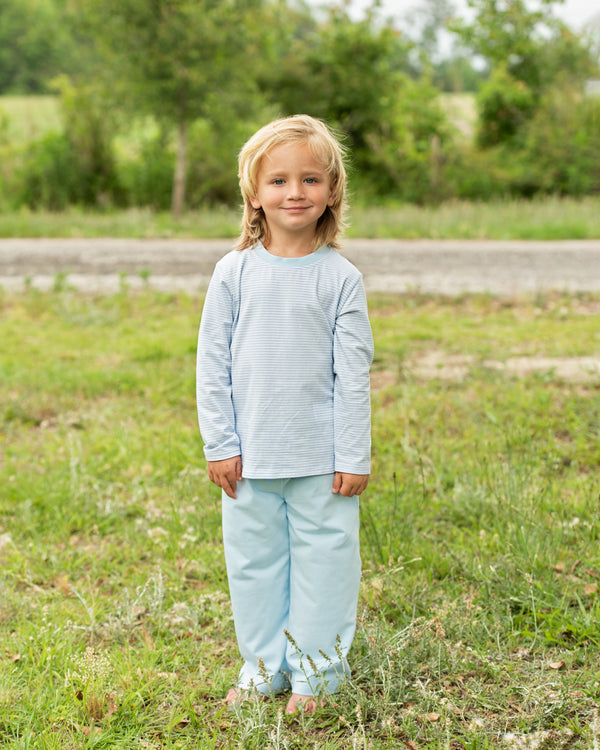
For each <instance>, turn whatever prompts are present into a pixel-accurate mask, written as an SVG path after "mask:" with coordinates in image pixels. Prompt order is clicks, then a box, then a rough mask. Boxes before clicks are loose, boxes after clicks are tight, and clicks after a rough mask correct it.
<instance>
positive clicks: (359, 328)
mask: <svg viewBox="0 0 600 750" xmlns="http://www.w3.org/2000/svg"><path fill="white" fill-rule="evenodd" d="M372 360H373V336H372V334H371V326H370V324H369V316H368V311H367V299H366V294H365V290H364V286H363V283H362V278H360V279H358V281H357V282H356V283H355V284H354V285H353V286H352V287H351V289H350V290H349V291H348V292H347V293H346V294H345V296H344V297H343V298H342V300H341V301H340V307H339V309H338V314H337V317H336V324H335V333H334V344H333V370H334V390H333V409H334V441H335V471H336V474H335V479H334V484H333V492H339V493H340V494H341V495H344V496H346V497H351V496H353V495H360V493H361V492H363V491H364V489H365V488H366V486H367V484H368V482H369V472H370V463H371V460H370V459H371V403H370V380H369V368H370V366H371V362H372Z"/></svg>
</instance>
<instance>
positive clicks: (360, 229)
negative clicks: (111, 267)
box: [0, 197, 600, 240]
mask: <svg viewBox="0 0 600 750" xmlns="http://www.w3.org/2000/svg"><path fill="white" fill-rule="evenodd" d="M240 217H241V213H240V211H239V210H238V209H237V208H226V207H216V208H207V209H205V210H202V211H190V212H188V213H186V214H184V215H183V216H182V217H181V218H180V219H178V220H175V219H174V218H173V217H172V216H171V215H170V214H168V213H160V212H159V213H155V212H152V211H150V210H145V209H131V210H128V211H104V212H97V213H93V212H92V213H90V212H84V211H81V210H79V209H77V208H73V209H70V210H68V211H65V212H62V213H51V212H47V211H29V210H26V209H23V210H20V211H16V212H11V211H5V212H3V213H1V214H0V237H134V238H147V237H179V238H186V237H190V238H203V239H214V238H221V237H222V238H228V237H230V238H234V237H236V236H237V235H238V233H239V227H240ZM349 223H350V225H349V228H348V231H347V236H348V237H357V238H363V237H364V238H398V239H403V238H404V239H418V238H431V239H505V240H511V239H525V240H565V239H600V198H595V197H593V198H584V199H581V200H574V199H570V198H547V199H545V200H534V201H522V200H521V201H517V200H512V201H494V202H490V203H471V202H466V201H452V202H449V203H443V204H441V205H439V206H428V207H426V206H415V205H384V206H373V205H370V206H361V205H360V202H357V204H356V205H354V206H353V207H352V208H351V211H350V214H349Z"/></svg>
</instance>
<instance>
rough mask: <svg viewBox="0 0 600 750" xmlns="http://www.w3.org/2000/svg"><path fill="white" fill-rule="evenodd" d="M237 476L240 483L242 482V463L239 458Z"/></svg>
mask: <svg viewBox="0 0 600 750" xmlns="http://www.w3.org/2000/svg"><path fill="white" fill-rule="evenodd" d="M235 476H236V479H237V480H238V482H241V481H242V461H241V459H239V458H238V460H237V463H236V475H235Z"/></svg>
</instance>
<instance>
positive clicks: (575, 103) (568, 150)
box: [523, 88, 600, 196]
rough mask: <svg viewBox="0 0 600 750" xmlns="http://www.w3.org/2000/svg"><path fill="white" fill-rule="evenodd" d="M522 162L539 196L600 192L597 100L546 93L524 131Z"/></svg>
mask: <svg viewBox="0 0 600 750" xmlns="http://www.w3.org/2000/svg"><path fill="white" fill-rule="evenodd" d="M523 161H524V162H525V163H526V164H528V165H529V166H530V169H531V171H532V174H533V175H534V176H535V177H534V179H536V180H537V189H538V190H539V192H544V193H551V192H555V193H558V194H561V195H575V196H581V195H589V194H593V193H598V192H600V97H594V96H589V97H586V96H582V95H581V94H580V93H579V92H578V91H573V90H568V89H565V88H560V89H558V90H552V89H551V90H550V91H548V93H547V95H546V96H545V97H544V98H543V100H542V102H541V104H540V107H539V109H538V111H537V112H536V114H535V117H534V118H533V119H532V121H531V123H530V125H529V127H528V128H527V133H526V140H525V144H524V148H523Z"/></svg>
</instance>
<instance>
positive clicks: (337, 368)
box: [196, 243, 373, 479]
mask: <svg viewBox="0 0 600 750" xmlns="http://www.w3.org/2000/svg"><path fill="white" fill-rule="evenodd" d="M372 359H373V338H372V335H371V327H370V325H369V319H368V313H367V301H366V295H365V290H364V285H363V281H362V276H361V274H360V272H359V271H358V270H357V269H356V268H355V266H353V265H352V263H350V261H348V260H346V259H345V258H343V257H342V256H341V255H339V254H338V253H337V252H336V251H335V250H333V249H332V248H329V247H321V248H320V249H318V250H317V251H315V252H314V253H311V254H310V255H306V256H303V257H300V258H283V257H279V256H275V255H272V254H271V253H269V252H268V251H267V250H266V249H265V248H264V247H263V246H262V244H260V243H259V244H258V245H256V246H255V247H254V248H249V249H246V250H242V251H238V250H233V251H232V252H230V253H228V254H227V255H226V256H225V257H224V258H222V259H221V260H220V261H219V262H218V263H217V265H216V267H215V271H214V274H213V277H212V279H211V282H210V285H209V288H208V291H207V293H206V300H205V304H204V310H203V313H202V320H201V323H200V333H199V337H198V359H197V373H196V375H197V377H196V396H197V404H198V419H199V423H200V431H201V434H202V438H203V440H204V452H205V455H206V458H207V459H208V460H209V461H219V460H222V459H225V458H231V457H233V456H238V455H241V456H242V467H243V476H244V477H247V478H250V479H275V478H291V477H299V476H314V475H317V474H328V473H331V472H334V471H341V472H347V473H351V474H368V473H369V471H370V452H371V424H370V421H371V410H370V389H369V367H370V364H371V361H372Z"/></svg>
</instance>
